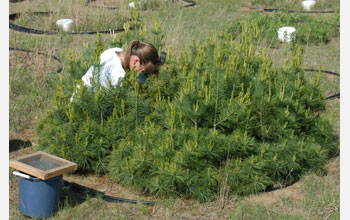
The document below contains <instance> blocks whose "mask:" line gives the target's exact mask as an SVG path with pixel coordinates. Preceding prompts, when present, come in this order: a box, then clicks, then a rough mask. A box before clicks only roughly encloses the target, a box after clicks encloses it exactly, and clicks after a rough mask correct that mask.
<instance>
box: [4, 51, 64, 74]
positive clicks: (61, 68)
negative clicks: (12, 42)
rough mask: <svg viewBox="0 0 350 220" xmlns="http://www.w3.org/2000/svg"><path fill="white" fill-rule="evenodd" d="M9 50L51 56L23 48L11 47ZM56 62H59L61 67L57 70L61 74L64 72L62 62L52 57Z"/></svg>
mask: <svg viewBox="0 0 350 220" xmlns="http://www.w3.org/2000/svg"><path fill="white" fill-rule="evenodd" d="M9 50H16V51H23V52H27V53H37V54H41V55H45V56H50V55H48V54H46V53H43V52H39V51H36V52H35V51H33V50H27V49H21V48H14V47H10V48H9ZM51 57H52V58H53V59H54V60H56V61H58V62H59V63H60V64H61V66H60V67H59V68H58V69H57V70H56V72H57V73H60V72H61V71H62V70H63V67H62V62H61V60H60V59H58V57H56V56H51Z"/></svg>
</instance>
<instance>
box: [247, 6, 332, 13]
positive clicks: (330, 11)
mask: <svg viewBox="0 0 350 220" xmlns="http://www.w3.org/2000/svg"><path fill="white" fill-rule="evenodd" d="M249 9H252V10H259V11H264V12H277V11H282V12H289V13H312V14H315V13H335V11H333V10H329V11H301V10H287V9H281V8H263V9H261V8H251V7H250V8H249Z"/></svg>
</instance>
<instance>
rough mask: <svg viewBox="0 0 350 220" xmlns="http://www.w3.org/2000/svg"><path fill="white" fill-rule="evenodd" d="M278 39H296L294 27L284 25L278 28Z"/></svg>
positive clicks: (288, 40) (285, 40)
mask: <svg viewBox="0 0 350 220" xmlns="http://www.w3.org/2000/svg"><path fill="white" fill-rule="evenodd" d="M278 39H279V40H280V41H282V42H288V43H289V42H291V41H292V40H294V39H295V28H294V27H282V28H280V29H278Z"/></svg>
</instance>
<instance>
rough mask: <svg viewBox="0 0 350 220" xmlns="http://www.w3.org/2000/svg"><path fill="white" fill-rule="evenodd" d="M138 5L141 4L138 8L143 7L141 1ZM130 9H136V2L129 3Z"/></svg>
mask: <svg viewBox="0 0 350 220" xmlns="http://www.w3.org/2000/svg"><path fill="white" fill-rule="evenodd" d="M138 3H139V4H138V6H139V7H141V1H138ZM129 7H130V8H135V2H130V3H129Z"/></svg>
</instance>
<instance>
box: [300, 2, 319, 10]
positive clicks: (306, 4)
mask: <svg viewBox="0 0 350 220" xmlns="http://www.w3.org/2000/svg"><path fill="white" fill-rule="evenodd" d="M301 4H302V6H303V8H304V9H305V10H307V11H310V10H311V8H312V7H313V6H314V5H315V4H316V1H314V0H306V1H303V2H302V3H301Z"/></svg>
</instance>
